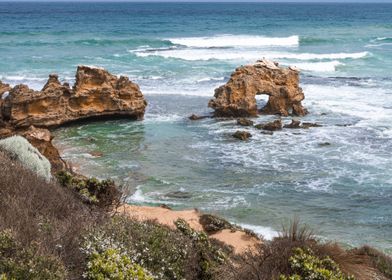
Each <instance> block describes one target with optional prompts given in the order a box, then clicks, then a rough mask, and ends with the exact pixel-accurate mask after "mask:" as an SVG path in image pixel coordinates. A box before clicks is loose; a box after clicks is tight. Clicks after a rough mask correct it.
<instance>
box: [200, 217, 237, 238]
mask: <svg viewBox="0 0 392 280" xmlns="http://www.w3.org/2000/svg"><path fill="white" fill-rule="evenodd" d="M199 222H200V224H201V225H202V226H203V229H204V230H205V231H206V232H207V233H209V234H214V233H216V232H218V231H220V230H223V229H233V228H234V227H233V225H232V224H231V223H229V222H228V221H226V220H225V219H223V218H221V217H218V216H215V215H211V214H203V215H201V216H200V219H199Z"/></svg>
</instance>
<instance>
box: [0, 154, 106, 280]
mask: <svg viewBox="0 0 392 280" xmlns="http://www.w3.org/2000/svg"><path fill="white" fill-rule="evenodd" d="M0 178H1V180H0V230H6V229H10V230H12V232H14V233H15V238H16V240H17V241H18V242H20V243H21V244H22V245H25V246H26V247H27V246H30V245H31V244H36V248H37V253H38V254H45V255H52V256H54V257H58V258H59V259H60V260H61V261H62V262H63V263H64V265H65V267H66V269H67V270H68V271H69V278H70V279H78V278H80V275H81V272H82V270H83V266H84V257H83V255H82V254H81V253H80V250H79V242H80V237H81V235H82V233H83V232H84V230H85V229H87V228H89V227H92V226H94V225H95V224H96V223H97V222H98V217H102V213H98V212H97V211H98V210H96V209H95V210H93V209H91V208H89V207H87V206H85V205H84V204H83V203H82V202H81V201H80V199H78V198H77V197H76V196H75V195H74V194H73V193H72V192H71V191H70V190H67V189H64V188H61V187H60V186H59V185H58V184H56V183H47V182H45V180H44V179H42V178H39V177H37V176H36V175H35V174H34V173H33V172H31V171H29V170H27V169H25V168H24V167H23V166H22V165H21V164H19V163H18V162H16V161H13V160H11V159H10V158H8V157H7V156H6V155H5V154H4V153H3V152H1V151H0Z"/></svg>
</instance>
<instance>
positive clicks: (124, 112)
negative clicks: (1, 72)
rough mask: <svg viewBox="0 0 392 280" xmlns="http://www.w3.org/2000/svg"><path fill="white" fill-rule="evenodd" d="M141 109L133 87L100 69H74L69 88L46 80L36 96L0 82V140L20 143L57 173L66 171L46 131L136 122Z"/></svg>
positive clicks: (141, 99)
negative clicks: (98, 121)
mask: <svg viewBox="0 0 392 280" xmlns="http://www.w3.org/2000/svg"><path fill="white" fill-rule="evenodd" d="M146 106H147V102H146V101H145V99H144V97H143V94H142V93H141V91H140V89H139V86H138V85H137V84H135V83H132V82H131V81H129V79H128V78H126V77H122V76H121V77H119V78H117V77H116V76H114V75H112V74H110V73H109V72H107V71H105V70H103V69H100V68H93V67H88V66H79V67H78V69H77V72H76V83H75V85H74V86H73V88H71V87H70V86H69V85H68V84H67V83H64V84H61V83H60V82H59V80H58V76H57V75H50V76H49V80H48V81H47V83H46V84H45V86H44V87H43V89H42V90H41V91H34V90H32V89H30V88H29V87H28V86H26V85H17V86H15V87H13V88H12V87H10V86H9V85H7V84H3V83H2V82H1V81H0V138H4V137H8V136H11V135H21V136H23V137H25V138H26V139H27V140H28V141H29V142H30V143H31V144H32V145H33V146H35V147H36V148H37V149H38V150H39V151H40V153H41V154H43V155H44V156H45V157H47V158H48V159H49V161H50V162H51V164H52V171H53V172H57V171H59V170H62V169H64V168H67V166H66V163H65V162H64V161H63V160H62V159H61V157H60V154H59V152H58V151H57V149H56V148H55V147H54V146H53V144H52V138H53V137H52V135H51V133H50V131H49V130H48V129H46V128H49V127H54V126H60V125H62V124H65V123H68V122H72V121H78V120H83V119H87V118H99V117H105V116H107V117H110V116H112V117H113V116H122V117H126V118H131V119H142V118H143V116H144V111H145V109H146Z"/></svg>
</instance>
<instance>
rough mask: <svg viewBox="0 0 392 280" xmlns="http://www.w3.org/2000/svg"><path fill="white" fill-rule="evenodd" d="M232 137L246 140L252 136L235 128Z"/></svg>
mask: <svg viewBox="0 0 392 280" xmlns="http://www.w3.org/2000/svg"><path fill="white" fill-rule="evenodd" d="M233 137H234V138H237V139H239V140H242V141H245V140H248V139H249V138H250V137H252V134H250V133H249V132H247V131H241V130H237V131H236V132H235V133H234V134H233Z"/></svg>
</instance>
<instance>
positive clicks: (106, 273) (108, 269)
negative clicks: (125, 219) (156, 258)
mask: <svg viewBox="0 0 392 280" xmlns="http://www.w3.org/2000/svg"><path fill="white" fill-rule="evenodd" d="M83 276H84V278H87V279H90V280H101V279H108V280H153V278H152V276H151V275H150V274H149V273H148V272H146V271H145V269H143V268H142V267H141V266H140V265H138V264H135V263H133V262H132V260H131V259H130V258H129V257H128V256H127V255H122V254H120V252H119V251H118V250H116V249H107V250H105V251H103V252H101V253H93V254H92V255H91V256H89V261H88V263H87V271H86V272H85V273H84V274H83Z"/></svg>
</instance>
